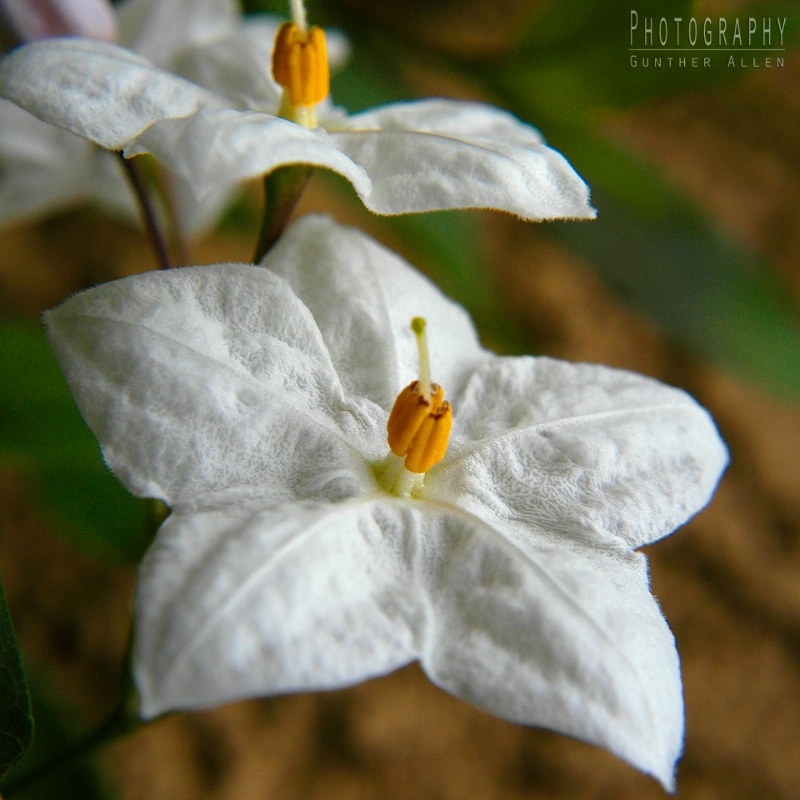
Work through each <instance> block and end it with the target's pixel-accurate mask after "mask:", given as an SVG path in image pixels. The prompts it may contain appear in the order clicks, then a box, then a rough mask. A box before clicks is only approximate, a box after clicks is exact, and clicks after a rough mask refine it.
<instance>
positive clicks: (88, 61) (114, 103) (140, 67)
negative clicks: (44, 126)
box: [0, 38, 220, 150]
mask: <svg viewBox="0 0 800 800" xmlns="http://www.w3.org/2000/svg"><path fill="white" fill-rule="evenodd" d="M76 60H79V61H80V65H81V68H80V70H79V71H76V70H75V68H74V65H75V63H76ZM0 95H2V96H3V97H6V98H8V99H9V100H12V101H13V102H15V103H17V104H18V105H19V106H21V107H22V108H24V109H25V110H26V111H28V112H30V113H31V114H33V115H34V116H36V117H38V118H39V119H41V120H43V121H44V122H48V123H50V124H51V125H57V126H59V127H61V128H65V129H66V130H68V131H71V132H72V133H75V134H78V135H79V136H83V137H84V138H86V139H89V141H91V142H94V143H95V144H99V145H100V146H101V147H105V148H108V149H110V150H119V149H121V148H122V147H123V146H124V145H125V144H126V143H127V142H128V141H130V140H131V139H132V138H133V137H134V136H136V135H137V134H139V133H141V132H142V131H143V130H144V129H145V128H147V127H148V126H149V125H151V124H152V123H153V122H155V121H156V120H160V119H164V118H168V117H180V116H185V115H187V114H191V113H193V112H194V111H196V110H197V109H198V108H200V107H201V106H202V105H204V104H205V105H212V106H213V105H218V104H219V103H220V100H219V98H217V97H216V96H215V95H213V94H211V93H210V92H207V91H206V90H204V89H202V88H200V87H199V86H196V85H195V84H193V83H190V82H189V81H185V80H183V79H181V78H178V77H176V76H175V75H171V74H170V73H168V72H164V71H163V70H159V69H156V68H155V67H153V66H151V65H150V64H149V63H148V62H147V61H145V60H144V59H142V58H140V57H139V56H137V55H135V54H134V53H132V52H130V51H129V50H125V49H124V48H121V47H117V46H115V45H111V44H108V43H106V42H95V41H91V40H85V39H72V38H66V39H54V40H45V41H41V42H32V43H31V44H28V45H25V46H23V47H20V48H18V49H17V50H15V51H14V52H12V53H11V54H10V55H8V56H6V58H4V59H3V61H2V62H0Z"/></svg>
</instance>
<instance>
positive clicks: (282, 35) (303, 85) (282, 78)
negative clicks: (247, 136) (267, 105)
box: [272, 0, 330, 128]
mask: <svg viewBox="0 0 800 800" xmlns="http://www.w3.org/2000/svg"><path fill="white" fill-rule="evenodd" d="M292 18H293V21H292V22H284V23H283V25H281V27H280V28H279V29H278V33H277V35H276V37H275V46H274V48H273V50H272V75H273V77H274V78H275V80H276V81H277V83H279V84H280V85H281V86H282V87H283V97H282V98H281V107H280V109H279V110H278V115H279V116H281V117H284V118H285V119H289V120H291V121H292V122H297V123H299V124H300V125H304V126H305V127H306V128H316V127H317V115H316V110H315V106H316V105H317V103H320V102H322V101H323V100H324V99H325V98H326V97H327V96H328V91H329V89H330V72H329V70H328V52H327V48H326V47H325V31H323V30H322V28H318V27H316V26H313V27H311V28H308V27H307V25H306V15H305V9H304V8H303V4H302V2H299V0H294V2H292Z"/></svg>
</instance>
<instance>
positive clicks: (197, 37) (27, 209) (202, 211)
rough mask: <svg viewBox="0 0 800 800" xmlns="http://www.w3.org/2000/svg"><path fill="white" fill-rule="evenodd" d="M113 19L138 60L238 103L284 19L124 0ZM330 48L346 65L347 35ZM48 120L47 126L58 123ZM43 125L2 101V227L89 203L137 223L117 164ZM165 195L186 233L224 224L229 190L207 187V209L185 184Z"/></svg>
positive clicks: (231, 0) (225, 8)
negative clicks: (245, 18) (245, 17)
mask: <svg viewBox="0 0 800 800" xmlns="http://www.w3.org/2000/svg"><path fill="white" fill-rule="evenodd" d="M27 11H28V12H30V9H27ZM114 21H115V23H116V26H117V28H118V32H119V41H120V42H121V43H122V44H124V45H125V46H126V47H128V48H129V49H130V51H132V52H135V53H137V54H138V56H131V57H132V58H135V59H138V58H139V57H143V58H146V59H148V60H149V61H152V62H153V63H156V64H159V65H161V66H164V67H169V68H171V69H173V70H178V71H183V72H184V73H185V74H187V75H190V76H191V77H192V78H194V79H195V80H198V81H199V82H200V83H203V84H204V85H208V86H211V87H212V88H214V89H215V90H216V91H218V92H223V93H224V92H227V91H228V90H230V91H232V92H234V94H233V96H234V97H238V94H236V92H237V91H243V92H247V91H249V90H250V89H251V88H252V87H253V85H259V80H260V77H259V76H258V73H257V65H259V64H260V63H261V61H262V60H263V59H264V58H266V59H269V54H270V47H271V45H270V42H271V39H272V37H274V36H275V32H276V31H277V28H278V25H279V20H277V19H275V18H273V17H268V16H266V15H261V16H258V17H254V18H251V19H249V20H248V21H247V22H246V23H245V22H243V21H242V17H241V15H240V13H239V11H238V8H237V4H236V2H235V0H169V2H166V1H165V0H125V1H124V2H123V3H121V4H120V5H119V6H118V8H117V15H116V20H114ZM265 42H266V43H267V44H266V46H265ZM87 44H88V43H87V42H85V41H84V40H79V39H63V40H49V41H48V43H47V46H50V45H52V46H54V47H56V48H59V47H62V46H63V47H67V48H68V49H69V48H72V47H73V46H74V47H77V48H81V47H82V46H87ZM332 50H333V54H334V58H335V59H336V60H341V58H342V56H343V54H344V46H343V41H342V39H341V37H334V39H333V42H332ZM233 52H235V53H236V54H237V58H236V60H235V65H236V66H235V67H229V68H227V69H226V68H224V67H223V65H222V63H220V62H221V60H222V59H223V58H224V59H226V60H228V61H230V60H231V59H230V54H231V53H233ZM12 58H14V57H12ZM215 64H216V65H217V67H216V68H212V67H213V65H215ZM65 68H66V67H65ZM68 69H69V68H68ZM61 77H62V79H65V80H66V81H67V82H69V83H71V84H72V91H73V92H75V91H78V88H77V84H78V83H79V81H80V79H79V78H78V77H77V75H76V74H70V75H62V76H61ZM233 85H235V86H236V87H238V88H237V89H236V91H234V88H233ZM56 102H58V101H57V100H56ZM134 104H135V103H134ZM116 113H117V112H116V111H114V112H113V113H112V116H114V115H116ZM44 117H45V120H46V122H49V121H54V122H57V120H47V116H46V115H44ZM46 122H42V121H40V119H37V118H36V117H35V116H32V115H31V114H28V113H26V112H25V111H23V110H21V109H20V108H18V107H17V106H15V105H14V104H12V103H10V102H7V101H5V100H0V222H12V221H18V220H22V219H26V218H30V217H32V216H34V215H36V214H39V213H43V212H46V211H50V210H52V209H54V208H58V207H61V206H67V205H72V204H75V203H77V202H87V201H93V202H97V203H98V204H99V205H100V206H101V207H103V208H105V209H106V210H108V211H111V212H112V213H114V214H117V215H120V216H122V217H124V218H127V219H135V218H136V216H137V214H138V211H137V209H136V207H135V204H134V202H133V199H132V196H131V191H130V188H129V187H128V185H127V182H126V180H125V177H124V174H123V171H122V170H121V168H120V164H119V163H116V162H117V159H116V158H112V157H110V156H109V154H108V153H105V152H104V151H102V150H99V149H98V148H97V147H95V146H94V145H92V144H90V143H89V142H87V141H85V139H83V138H80V137H78V136H76V135H74V133H70V132H69V126H66V127H67V130H65V129H64V126H61V127H54V126H53V125H49V124H46ZM169 188H170V189H171V191H172V193H173V195H174V197H173V199H174V201H175V204H176V207H177V208H176V210H177V213H178V217H179V219H180V221H181V223H182V226H183V227H185V228H186V229H188V230H191V231H197V230H200V229H202V228H204V227H207V226H208V225H209V224H211V223H212V222H213V221H214V220H215V219H216V218H217V217H218V215H219V213H220V212H221V211H222V210H223V208H224V206H225V205H226V203H227V202H228V200H229V199H230V196H231V189H232V186H231V185H228V186H225V187H219V186H215V187H211V188H210V191H209V192H208V193H207V194H206V196H205V197H204V198H203V199H202V202H198V200H197V199H196V197H195V194H194V192H193V191H192V190H190V189H189V187H188V186H187V185H186V184H185V182H184V181H183V180H178V181H175V182H174V184H173V185H171V186H170V187H169Z"/></svg>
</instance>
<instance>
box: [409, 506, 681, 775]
mask: <svg viewBox="0 0 800 800" xmlns="http://www.w3.org/2000/svg"><path fill="white" fill-rule="evenodd" d="M433 517H434V513H429V514H428V515H427V517H426V523H427V525H426V529H427V530H423V532H422V534H421V535H420V537H419V542H420V547H421V552H420V553H419V554H418V555H417V563H418V564H419V565H420V566H419V567H418V570H417V579H418V581H419V584H420V588H422V589H423V591H424V592H425V593H426V598H427V604H428V609H429V611H428V625H427V627H426V628H425V630H424V635H423V637H422V641H421V647H422V651H421V662H422V666H423V667H424V669H425V671H426V672H427V673H428V675H429V676H430V677H431V679H432V680H433V681H434V682H435V683H437V684H438V685H440V686H441V687H442V688H444V689H446V690H447V691H449V692H452V693H453V694H455V695H456V696H458V697H461V698H463V699H464V700H468V701H469V702H471V703H474V704H475V705H477V706H479V707H481V708H483V709H485V710H487V711H490V712H491V713H493V714H497V715H498V716H500V717H503V718H505V719H509V720H511V721H512V722H517V723H522V724H525V725H539V726H543V727H546V728H551V729H553V730H555V731H559V732H561V733H567V734H569V735H571V736H576V737H578V738H580V739H584V740H586V741H589V742H592V743H594V744H597V745H600V746H602V747H605V748H607V749H608V750H610V751H611V752H613V753H615V754H616V755H618V756H620V757H621V758H624V759H626V760H627V761H630V762H631V763H632V764H634V765H635V766H636V767H638V768H639V769H641V770H644V771H645V772H648V773H651V774H652V775H654V776H655V777H657V778H658V779H659V780H660V781H661V782H662V783H663V784H664V786H665V787H666V788H667V789H671V788H672V785H673V770H674V764H675V761H676V759H677V758H678V756H679V754H680V750H681V745H682V740H683V700H682V691H681V682H680V672H679V664H678V655H677V652H676V650H675V644H674V640H673V637H672V634H671V633H670V631H669V628H668V627H667V624H666V623H665V621H664V619H663V617H662V615H661V613H660V611H659V609H658V606H657V605H656V602H655V600H654V599H653V597H652V595H651V594H650V592H649V589H648V578H647V566H646V561H645V558H644V556H642V555H641V554H635V553H628V554H608V553H603V552H601V551H593V550H592V549H590V548H580V549H579V550H575V551H573V550H570V549H568V548H567V547H566V546H563V545H562V546H560V547H547V546H543V547H540V548H538V549H536V550H533V549H531V550H529V551H528V552H526V553H523V552H522V551H520V550H518V549H516V548H514V547H513V546H512V545H510V544H509V543H508V542H507V540H506V539H505V538H504V536H503V534H502V533H500V532H499V531H498V530H495V529H492V528H490V527H489V526H487V525H485V524H483V523H482V522H480V521H478V520H475V519H471V518H469V517H468V515H465V514H461V513H455V514H452V513H445V514H442V515H441V516H440V518H439V520H438V524H439V526H440V527H439V530H438V531H437V535H436V536H432V535H431V527H432V525H433V519H432V518H433Z"/></svg>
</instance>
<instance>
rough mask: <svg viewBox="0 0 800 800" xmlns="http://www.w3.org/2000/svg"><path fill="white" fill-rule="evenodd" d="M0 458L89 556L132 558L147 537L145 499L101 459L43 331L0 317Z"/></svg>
mask: <svg viewBox="0 0 800 800" xmlns="http://www.w3.org/2000/svg"><path fill="white" fill-rule="evenodd" d="M0 359H1V361H0V464H4V465H6V466H8V467H11V468H12V469H15V470H17V471H18V472H20V473H22V474H23V475H24V476H25V477H26V478H27V481H28V485H29V487H30V489H31V491H32V492H33V493H34V496H35V497H36V499H37V500H38V501H39V503H38V509H39V512H40V513H41V514H42V516H43V517H44V518H45V519H46V520H47V521H48V522H50V523H51V524H52V526H53V528H54V529H55V530H56V531H58V532H59V533H60V534H61V535H62V536H64V538H66V539H67V540H68V541H70V543H71V544H73V545H74V546H75V547H77V548H78V549H80V550H82V551H83V552H86V553H89V554H91V555H94V556H97V557H100V558H106V559H110V560H114V561H117V562H123V563H132V562H135V561H136V560H138V559H139V558H140V557H141V555H142V553H143V552H144V549H145V548H146V547H147V544H148V543H149V540H150V538H151V533H150V532H149V530H150V528H149V525H148V522H147V520H148V513H149V512H148V506H147V501H144V500H139V499H137V498H135V497H133V496H131V495H130V494H129V493H128V492H127V491H126V490H125V489H124V488H123V487H122V486H121V485H120V484H119V482H118V481H117V480H116V479H115V478H114V477H113V476H112V474H111V473H110V472H109V470H108V468H107V467H106V466H105V464H104V463H103V460H102V457H101V455H100V448H99V447H98V444H97V441H96V440H95V438H94V436H92V433H91V431H90V430H89V429H88V428H87V427H86V425H85V423H84V422H83V420H82V419H81V416H80V414H79V413H78V409H77V407H76V405H75V403H74V401H73V400H72V397H71V396H70V394H69V391H68V389H67V386H66V383H65V382H64V378H63V376H62V375H61V371H60V370H59V368H58V364H57V362H56V360H55V358H54V357H53V355H52V354H51V352H50V349H49V347H48V346H47V341H46V339H45V336H44V332H43V331H42V330H41V329H40V328H38V327H35V326H32V325H25V324H21V323H10V322H2V323H0Z"/></svg>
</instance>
